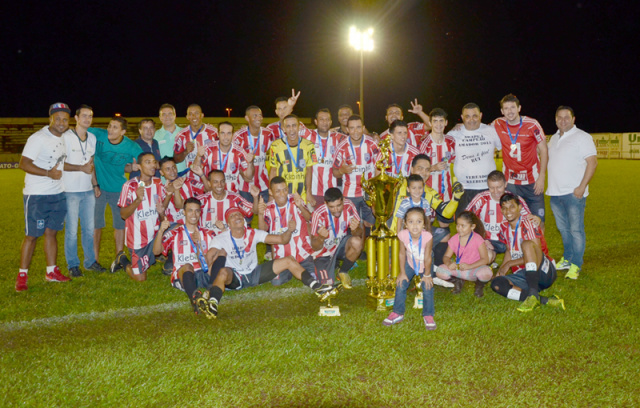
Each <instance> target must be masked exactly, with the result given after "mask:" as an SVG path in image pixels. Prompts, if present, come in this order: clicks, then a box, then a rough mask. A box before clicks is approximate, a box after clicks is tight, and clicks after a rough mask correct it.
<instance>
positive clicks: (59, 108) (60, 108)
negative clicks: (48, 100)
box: [49, 102, 71, 116]
mask: <svg viewBox="0 0 640 408" xmlns="http://www.w3.org/2000/svg"><path fill="white" fill-rule="evenodd" d="M56 112H67V113H68V114H69V115H71V108H69V105H67V104H66V103H62V102H56V103H54V104H53V105H51V106H49V116H51V115H53V114H54V113H56Z"/></svg>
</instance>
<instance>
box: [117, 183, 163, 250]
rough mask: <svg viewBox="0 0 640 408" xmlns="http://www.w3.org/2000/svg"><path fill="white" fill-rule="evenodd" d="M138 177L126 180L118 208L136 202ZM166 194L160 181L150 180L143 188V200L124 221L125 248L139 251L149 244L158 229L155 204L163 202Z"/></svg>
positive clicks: (158, 219)
mask: <svg viewBox="0 0 640 408" xmlns="http://www.w3.org/2000/svg"><path fill="white" fill-rule="evenodd" d="M139 183H140V178H139V177H134V178H132V179H131V180H128V181H127V182H126V183H124V185H123V186H122V192H120V199H119V200H118V207H120V208H124V207H126V206H128V205H129V204H131V203H133V202H134V201H135V200H136V190H137V189H138V184H139ZM165 196H166V192H165V189H164V185H163V184H162V180H160V179H159V178H157V177H152V178H151V183H150V184H149V185H146V186H145V188H144V198H143V199H142V202H141V203H140V204H139V205H138V207H137V208H136V210H135V211H134V213H133V214H132V215H131V216H130V217H129V218H127V219H126V220H125V229H126V233H125V242H126V245H127V248H130V249H140V248H144V247H146V246H147V245H148V244H149V243H151V242H152V241H153V239H154V237H155V235H156V231H157V230H158V228H160V216H159V215H158V211H157V210H156V203H157V202H158V201H162V200H164V198H165Z"/></svg>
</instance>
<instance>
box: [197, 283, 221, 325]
mask: <svg viewBox="0 0 640 408" xmlns="http://www.w3.org/2000/svg"><path fill="white" fill-rule="evenodd" d="M194 299H195V302H196V305H197V306H198V311H199V312H200V313H202V314H203V315H205V316H207V319H215V318H217V317H218V301H217V300H216V298H213V297H209V291H208V290H205V291H204V292H202V291H200V290H197V291H196V292H195V293H194Z"/></svg>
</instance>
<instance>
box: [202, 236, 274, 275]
mask: <svg viewBox="0 0 640 408" xmlns="http://www.w3.org/2000/svg"><path fill="white" fill-rule="evenodd" d="M267 235H269V234H268V233H267V232H266V231H262V230H254V229H252V228H246V229H245V230H244V237H243V238H234V237H232V236H231V230H226V231H224V232H222V233H221V234H220V235H217V236H215V237H214V238H213V239H212V240H211V243H210V244H209V249H211V248H218V249H224V250H225V251H227V262H226V264H225V266H226V267H227V268H231V269H233V270H235V271H236V272H237V273H239V274H240V275H247V274H249V273H251V272H252V271H253V270H254V269H255V268H256V266H258V253H257V252H256V245H258V244H259V243H261V242H264V240H265V239H266V238H267ZM234 243H235V245H234Z"/></svg>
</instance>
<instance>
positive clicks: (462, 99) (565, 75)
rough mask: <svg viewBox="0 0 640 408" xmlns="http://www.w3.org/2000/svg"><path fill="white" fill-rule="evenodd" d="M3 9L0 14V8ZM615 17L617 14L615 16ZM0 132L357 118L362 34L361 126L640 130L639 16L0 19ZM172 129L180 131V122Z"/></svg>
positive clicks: (201, 4) (248, 7)
mask: <svg viewBox="0 0 640 408" xmlns="http://www.w3.org/2000/svg"><path fill="white" fill-rule="evenodd" d="M5 3H6V2H5ZM614 4H615V5H614ZM1 9H2V10H3V11H4V12H3V13H2V14H3V17H2V24H0V36H1V41H0V47H1V48H0V55H1V57H2V60H1V63H0V74H1V77H0V78H1V80H0V93H1V102H0V117H23V116H24V117H29V116H37V117H42V116H46V114H47V109H48V106H49V105H50V104H51V103H53V102H57V101H63V102H67V103H69V104H70V105H71V107H72V108H74V109H75V107H76V106H77V105H78V104H80V103H87V104H89V105H91V106H93V108H94V114H95V116H111V115H112V114H113V113H115V112H120V113H122V115H123V116H125V117H127V116H137V117H139V116H152V117H156V116H157V111H158V107H159V106H160V105H161V104H162V103H164V102H169V103H172V104H173V105H175V106H176V108H177V110H178V116H179V117H181V118H183V117H184V115H185V113H186V107H187V105H188V104H190V103H198V104H200V105H201V106H202V107H203V111H204V113H205V115H206V116H225V115H226V112H225V108H226V107H229V108H232V109H233V111H232V116H244V109H245V108H246V107H247V106H248V105H251V104H257V105H259V106H260V107H262V110H263V113H264V114H265V116H275V115H274V113H273V109H274V103H273V100H274V99H275V98H276V97H277V96H281V95H290V94H291V88H296V90H300V91H301V92H302V95H301V97H300V100H299V102H298V105H297V106H296V109H295V113H297V114H298V115H300V116H312V115H313V114H314V113H315V111H316V110H317V109H319V108H323V107H328V108H330V109H331V111H332V112H333V114H334V125H335V124H337V115H336V109H337V107H338V106H339V105H341V104H344V103H348V104H351V105H352V106H354V108H357V106H356V101H357V100H358V96H359V54H358V53H357V52H355V51H353V50H352V49H350V48H349V46H348V30H349V27H350V25H352V24H355V25H358V26H359V27H361V28H367V27H369V26H373V27H374V30H375V33H374V40H375V50H374V51H373V52H372V53H371V54H368V55H366V56H365V98H364V100H365V124H367V127H368V128H370V129H372V130H376V131H382V130H384V129H386V124H385V122H384V113H385V108H386V106H387V105H388V104H390V103H394V102H397V103H400V104H401V105H402V106H403V107H404V108H405V119H406V120H409V121H413V120H417V117H416V116H415V115H413V114H410V113H407V112H406V110H407V109H409V108H410V104H409V101H410V100H413V98H415V97H417V98H418V100H419V101H420V102H421V103H422V104H423V106H424V109H425V110H426V111H427V112H428V111H429V110H430V109H432V108H434V107H442V108H444V109H445V110H446V111H447V112H449V115H450V116H449V123H450V125H452V124H453V123H455V122H457V121H459V115H460V110H461V107H462V105H464V104H465V103H467V102H476V103H477V104H478V105H480V107H481V109H482V111H483V113H484V122H490V121H491V120H493V119H495V118H496V117H497V116H500V111H499V104H498V102H499V100H500V99H501V98H502V96H504V95H505V94H507V93H514V94H515V95H517V96H518V97H519V99H520V101H521V104H522V114H524V115H527V116H532V117H534V118H536V119H538V120H539V121H540V123H541V124H542V126H543V128H544V129H545V131H546V133H553V132H554V131H555V130H556V128H555V122H554V112H555V109H556V107H557V106H558V105H561V104H563V105H570V106H572V107H573V108H574V109H575V111H576V116H577V124H578V126H579V127H581V128H583V129H585V130H587V131H589V132H625V131H638V130H640V123H639V122H640V96H639V95H640V93H639V92H640V86H639V85H640V79H639V78H640V70H639V68H640V67H639V64H638V61H639V60H640V58H639V56H638V49H639V47H638V39H637V38H638V27H639V26H640V17H638V16H639V13H638V11H640V10H639V9H640V7H639V6H638V5H637V2H614V1H588V0H583V1H561V0H559V1H538V0H536V1H533V0H532V1H517V0H502V1H500V0H493V1H454V0H451V1H412V0H405V1H386V2H385V1H348V0H345V1H329V0H324V1H285V0H281V1H252V2H244V1H185V2H179V1H158V2H136V1H129V2H88V1H87V2H66V1H57V2H55V1H47V2H44V1H39V2H30V1H24V2H17V1H16V2H13V3H12V4H11V5H6V4H4V5H3V6H2V8H1ZM179 122H185V120H184V119H181V120H179Z"/></svg>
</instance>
